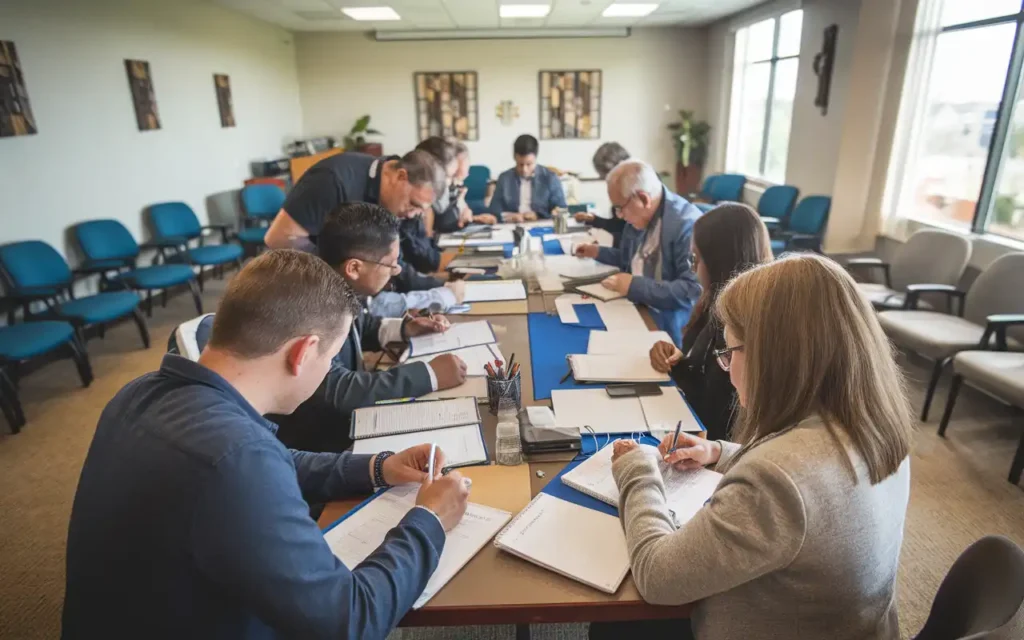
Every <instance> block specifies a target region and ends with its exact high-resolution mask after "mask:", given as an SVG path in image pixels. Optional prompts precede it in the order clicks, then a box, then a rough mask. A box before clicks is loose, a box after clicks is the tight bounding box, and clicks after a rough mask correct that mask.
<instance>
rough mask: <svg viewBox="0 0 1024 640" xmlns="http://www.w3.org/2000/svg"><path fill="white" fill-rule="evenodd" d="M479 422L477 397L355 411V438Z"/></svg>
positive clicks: (353, 433) (353, 413)
mask: <svg viewBox="0 0 1024 640" xmlns="http://www.w3.org/2000/svg"><path fill="white" fill-rule="evenodd" d="M478 422H480V412H479V411H478V410H477V406H476V399H475V398H453V399H451V400H437V401H431V402H406V403H403V404H388V405H380V406H374V407H365V408H362V409H356V410H355V411H353V412H352V437H353V439H355V440H359V439H361V438H373V437H377V436H387V435H392V434H398V433H411V432H413V431H426V430H430V429H440V428H441V427H455V426H459V425H464V424H476V423H478Z"/></svg>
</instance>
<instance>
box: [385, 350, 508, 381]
mask: <svg viewBox="0 0 1024 640" xmlns="http://www.w3.org/2000/svg"><path fill="white" fill-rule="evenodd" d="M448 353H451V354H452V355H456V356H458V357H459V358H461V359H462V361H463V362H465V363H466V375H467V376H485V375H487V371H486V370H485V369H484V365H485V364H490V365H491V366H492V367H493V366H494V361H495V360H501V361H502V362H504V361H505V358H503V357H502V355H501V351H500V350H499V349H498V345H496V344H481V345H476V346H474V347H465V348H463V349H455V350H454V351H449V352H448ZM437 355H438V354H432V355H428V356H415V357H412V358H409V359H408V360H406V361H405V364H408V363H410V362H430V361H431V360H433V359H434V358H436V357H437Z"/></svg>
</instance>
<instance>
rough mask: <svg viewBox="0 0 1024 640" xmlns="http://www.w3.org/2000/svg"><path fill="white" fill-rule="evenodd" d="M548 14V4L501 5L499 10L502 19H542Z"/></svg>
mask: <svg viewBox="0 0 1024 640" xmlns="http://www.w3.org/2000/svg"><path fill="white" fill-rule="evenodd" d="M550 12H551V5H549V4H503V5H501V8H500V9H499V14H500V15H501V17H502V18H543V17H545V16H547V15H548V13H550Z"/></svg>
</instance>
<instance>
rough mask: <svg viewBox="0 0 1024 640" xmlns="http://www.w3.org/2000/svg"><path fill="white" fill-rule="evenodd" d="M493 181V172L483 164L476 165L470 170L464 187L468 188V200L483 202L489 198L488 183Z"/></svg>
mask: <svg viewBox="0 0 1024 640" xmlns="http://www.w3.org/2000/svg"><path fill="white" fill-rule="evenodd" d="M490 180H491V170H490V169H488V168H487V167H485V166H484V165H482V164H474V165H472V166H471V167H470V168H469V175H468V176H466V179H465V181H463V185H464V186H465V187H466V198H467V199H469V200H482V199H483V198H484V197H486V196H487V183H488V182H490Z"/></svg>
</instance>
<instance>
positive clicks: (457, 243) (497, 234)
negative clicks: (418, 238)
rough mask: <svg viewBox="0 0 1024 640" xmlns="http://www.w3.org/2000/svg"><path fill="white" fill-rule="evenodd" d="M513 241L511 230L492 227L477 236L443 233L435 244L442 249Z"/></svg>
mask: <svg viewBox="0 0 1024 640" xmlns="http://www.w3.org/2000/svg"><path fill="white" fill-rule="evenodd" d="M514 241H515V238H513V237H512V232H511V231H507V230H494V229H492V231H491V232H490V233H489V234H484V235H481V236H479V237H474V236H468V237H459V236H452V235H448V234H445V235H442V236H441V237H440V238H438V240H437V246H438V247H440V248H442V249H452V248H458V247H485V246H494V245H503V244H508V243H509V242H514Z"/></svg>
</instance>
